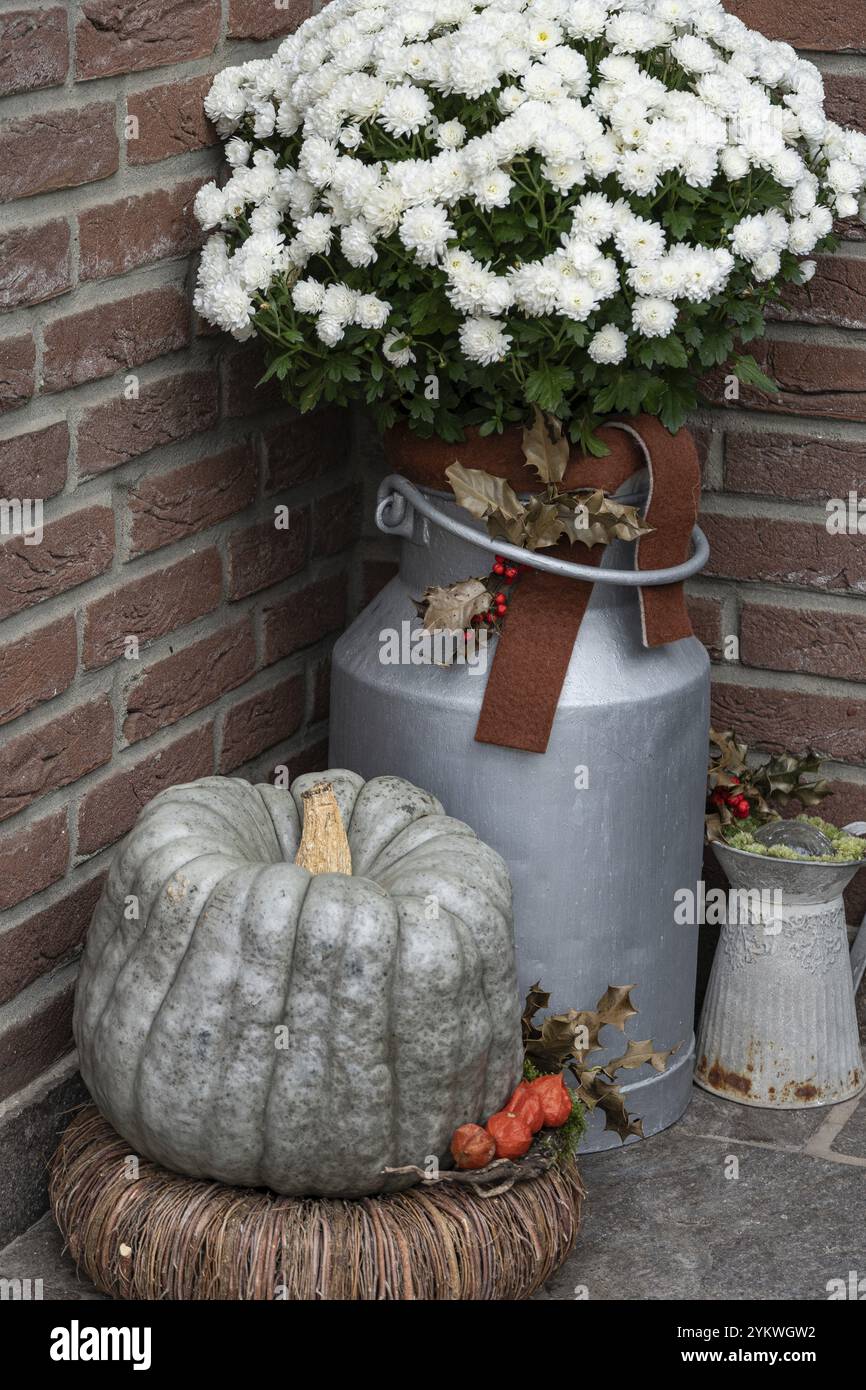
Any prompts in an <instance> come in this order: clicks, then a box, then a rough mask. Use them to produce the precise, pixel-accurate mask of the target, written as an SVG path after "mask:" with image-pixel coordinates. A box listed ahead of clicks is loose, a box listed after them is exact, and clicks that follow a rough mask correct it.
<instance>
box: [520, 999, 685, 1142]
mask: <svg viewBox="0 0 866 1390" xmlns="http://www.w3.org/2000/svg"><path fill="white" fill-rule="evenodd" d="M633 989H634V985H608V987H607V989H606V990H605V992H604V994H603V995H602V997H601V998H600V999H599V1001H598V1003H597V1004H596V1006H595V1009H594V1010H593V1009H583V1010H579V1009H569V1010H568V1011H567V1012H566V1013H562V1014H548V1016H547V1017H546V1018H544V1019H543V1020H542V1021H541V1023H540V1024H537V1023H536V1022H535V1015H536V1014H537V1013H538V1012H539V1010H541V1009H546V1008H547V1007H548V1005H549V1003H550V995H549V994H548V993H547V992H546V991H545V990H543V989H542V988H541V986H540V984H534V985H533V986H532V988H531V989H530V991H529V993H528V994H527V996H526V1003H525V1006H524V1009H523V1015H522V1018H521V1028H522V1032H523V1046H524V1052H525V1055H526V1058H527V1060H528V1061H529V1063H530V1064H531V1065H532V1066H534V1067H536V1068H537V1069H538V1070H539V1071H542V1072H557V1071H564V1070H568V1071H570V1072H571V1073H572V1075H573V1076H574V1077H575V1079H576V1081H577V1083H578V1084H577V1095H578V1097H579V1099H580V1100H581V1101H582V1103H583V1104H584V1105H585V1106H586V1107H587V1109H588V1110H595V1109H596V1108H598V1109H600V1110H601V1111H602V1112H603V1114H604V1117H605V1129H612V1130H615V1131H616V1133H617V1134H618V1135H619V1137H620V1139H623V1140H625V1139H626V1138H627V1137H628V1135H630V1134H636V1135H638V1136H642V1135H643V1127H642V1122H641V1120H640V1119H638V1118H636V1117H633V1116H630V1115H629V1113H628V1111H627V1110H626V1107H625V1100H624V1098H623V1095H622V1091H621V1089H620V1087H619V1086H618V1085H617V1084H616V1081H615V1079H614V1078H615V1076H616V1073H617V1072H618V1071H620V1070H622V1071H631V1070H634V1069H635V1068H636V1067H641V1066H643V1065H644V1064H649V1065H650V1066H651V1067H653V1068H654V1070H655V1071H657V1072H663V1071H664V1070H665V1068H666V1066H667V1062H668V1058H669V1057H671V1056H672V1055H673V1054H674V1053H675V1052H676V1050H677V1047H679V1043H677V1044H676V1046H675V1047H670V1048H667V1049H665V1050H663V1049H660V1048H657V1047H656V1046H655V1044H654V1043H653V1042H652V1041H651V1040H650V1039H646V1040H645V1041H642V1042H632V1041H630V1042H629V1043H628V1044H627V1047H626V1051H625V1052H624V1053H623V1055H622V1056H621V1057H615V1058H613V1059H612V1060H611V1061H609V1062H604V1063H603V1064H598V1065H595V1066H589V1065H587V1060H586V1059H587V1058H588V1057H589V1056H590V1054H591V1053H593V1052H599V1051H601V1048H602V1044H601V1043H600V1042H599V1033H600V1032H601V1030H602V1028H605V1027H608V1026H610V1027H612V1028H617V1029H619V1031H620V1032H624V1031H625V1025H626V1023H628V1021H629V1019H631V1018H634V1017H635V1016H636V1015H637V1012H638V1011H637V1009H636V1008H635V1007H634V1004H633V1003H632V1001H631V991H632V990H633Z"/></svg>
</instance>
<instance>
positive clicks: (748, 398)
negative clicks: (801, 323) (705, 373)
mask: <svg viewBox="0 0 866 1390" xmlns="http://www.w3.org/2000/svg"><path fill="white" fill-rule="evenodd" d="M749 346H750V348H751V349H752V355H753V356H754V357H755V358H756V359H757V361H758V363H759V364H760V366H762V367H763V369H764V371H765V372H766V373H767V374H768V375H769V377H770V378H771V380H773V381H775V382H776V385H777V386H778V387H779V391H778V393H775V394H772V395H771V394H769V393H767V394H765V393H764V392H763V391H758V390H757V389H756V388H755V387H751V386H741V387H740V399H739V402H738V404H739V405H741V406H746V407H748V408H752V409H757V410H771V411H775V412H777V413H779V414H783V415H815V416H823V417H824V418H826V419H830V420H866V351H863V350H862V349H860V348H856V347H829V346H827V345H826V344H821V346H820V347H818V346H817V345H816V344H815V343H812V342H807V341H800V342H777V341H770V340H763V341H761V342H759V343H754V344H750V345H749ZM720 381H721V374H720V373H714V374H713V375H712V376H711V377H710V378H708V379H706V380H705V381H704V383H703V388H704V390H705V392H707V393H708V394H709V396H710V398H711V399H712V400H715V401H717V402H718V403H719V404H720V405H725V404H730V403H728V402H725V401H724V399H723V395H722V392H721V388H720Z"/></svg>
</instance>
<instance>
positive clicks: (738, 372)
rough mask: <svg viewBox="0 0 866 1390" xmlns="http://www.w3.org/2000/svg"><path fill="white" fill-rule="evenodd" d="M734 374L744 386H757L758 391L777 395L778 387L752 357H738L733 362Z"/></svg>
mask: <svg viewBox="0 0 866 1390" xmlns="http://www.w3.org/2000/svg"><path fill="white" fill-rule="evenodd" d="M734 375H735V376H736V377H737V379H738V380H739V381H741V382H742V383H743V385H744V386H757V387H758V389H759V390H760V391H767V392H769V393H770V394H771V395H777V394H778V391H779V388H778V386H777V385H776V383H775V381H773V380H772V379H771V378H770V377H768V376H767V374H766V372H762V371H761V368H760V367H759V366H758V364H757V362H756V361H755V359H754V357H748V356H747V357H738V358H737V359H736V361H735V362H734Z"/></svg>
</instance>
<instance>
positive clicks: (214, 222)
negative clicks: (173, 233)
mask: <svg viewBox="0 0 866 1390" xmlns="http://www.w3.org/2000/svg"><path fill="white" fill-rule="evenodd" d="M193 211H194V213H195V215H196V217H197V219H198V221H199V224H200V225H201V226H202V227H203V228H204V230H205V231H209V230H210V228H211V227H218V226H219V224H220V222H221V221H222V220H223V218H224V217H225V215H226V203H225V196H224V193H223V190H222V189H221V188H217V186H216V184H215V183H206V184H205V185H204V186H203V187H202V188H200V189H199V190H198V192H197V193H196V195H195V200H194V202H193Z"/></svg>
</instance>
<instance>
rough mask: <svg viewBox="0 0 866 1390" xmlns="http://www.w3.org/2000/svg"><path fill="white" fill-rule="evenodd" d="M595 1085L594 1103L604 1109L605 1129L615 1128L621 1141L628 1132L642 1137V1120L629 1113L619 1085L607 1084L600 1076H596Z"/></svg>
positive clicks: (626, 1136)
mask: <svg viewBox="0 0 866 1390" xmlns="http://www.w3.org/2000/svg"><path fill="white" fill-rule="evenodd" d="M595 1086H596V1091H597V1092H598V1100H597V1102H596V1103H597V1105H598V1108H599V1109H600V1110H603V1111H604V1120H605V1124H604V1127H605V1129H613V1130H616V1133H617V1134H618V1135H619V1137H620V1139H622V1140H623V1142H624V1141H625V1140H626V1139H627V1138H628V1136H629V1135H630V1134H636V1135H637V1136H638V1138H639V1139H642V1138H643V1120H641V1119H639V1118H638V1117H637V1116H631V1115H629V1113H628V1111H627V1110H626V1108H625V1100H624V1098H623V1094H622V1091H621V1090H620V1088H619V1086H609V1085H607V1083H606V1082H604V1081H602V1080H601V1079H600V1078H596V1082H595Z"/></svg>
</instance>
